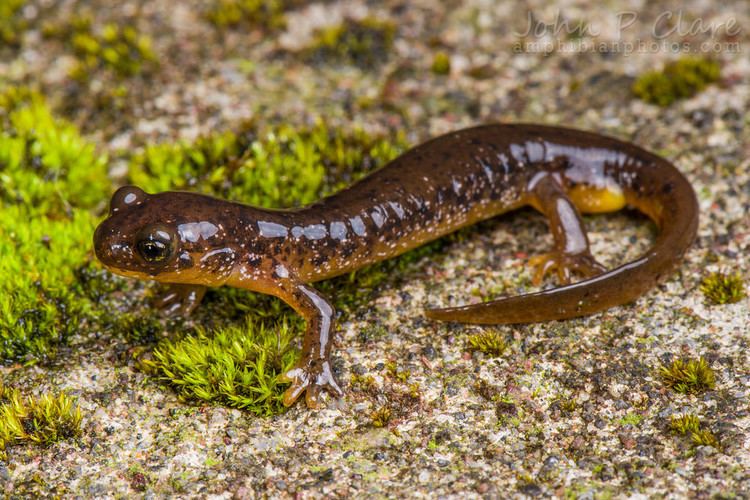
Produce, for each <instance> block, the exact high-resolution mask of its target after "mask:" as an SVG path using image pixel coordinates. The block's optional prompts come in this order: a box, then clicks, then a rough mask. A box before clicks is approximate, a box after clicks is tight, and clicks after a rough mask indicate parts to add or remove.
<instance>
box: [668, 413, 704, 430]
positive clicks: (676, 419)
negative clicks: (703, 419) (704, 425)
mask: <svg viewBox="0 0 750 500" xmlns="http://www.w3.org/2000/svg"><path fill="white" fill-rule="evenodd" d="M700 427H701V424H700V420H699V419H698V417H696V416H695V415H693V414H686V415H679V416H673V417H672V419H671V420H670V422H669V428H670V429H671V430H672V431H673V432H676V433H677V434H691V433H693V432H698V431H699V430H700Z"/></svg>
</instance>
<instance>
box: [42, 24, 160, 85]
mask: <svg viewBox="0 0 750 500" xmlns="http://www.w3.org/2000/svg"><path fill="white" fill-rule="evenodd" d="M43 33H44V35H45V36H47V37H48V38H57V39H60V40H62V41H63V43H65V45H66V46H68V47H69V48H70V50H72V51H73V53H74V54H75V56H76V65H75V67H74V68H73V69H72V70H71V73H70V76H71V77H72V78H73V79H75V80H78V81H81V82H84V81H88V79H89V77H90V75H91V73H92V72H96V71H100V70H107V71H111V72H112V73H113V74H114V75H115V76H117V77H119V78H128V77H132V76H135V75H139V74H141V73H142V72H143V70H144V69H145V68H147V67H149V66H153V65H155V64H156V62H157V59H156V55H155V54H154V51H153V49H152V47H151V39H150V38H149V37H148V36H146V35H142V34H140V33H138V31H137V30H136V29H135V28H134V27H132V26H120V25H118V24H116V23H114V22H111V23H106V24H104V25H103V26H102V27H101V29H98V30H95V29H94V28H93V20H92V18H91V17H90V16H87V15H80V16H77V17H75V18H73V19H72V20H70V21H68V22H66V23H64V24H47V25H46V26H44V27H43ZM120 92H121V91H120ZM112 96H113V98H114V97H116V96H117V93H115V94H113V95H112Z"/></svg>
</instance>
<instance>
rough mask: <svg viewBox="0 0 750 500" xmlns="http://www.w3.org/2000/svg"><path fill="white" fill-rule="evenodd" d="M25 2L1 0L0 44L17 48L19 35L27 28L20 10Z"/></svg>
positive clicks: (23, 0)
mask: <svg viewBox="0 0 750 500" xmlns="http://www.w3.org/2000/svg"><path fill="white" fill-rule="evenodd" d="M24 5H26V0H3V1H2V2H0V43H2V44H7V45H10V46H17V45H18V44H19V42H20V39H21V34H22V33H23V31H24V30H25V29H26V28H27V22H26V20H25V19H24V18H23V15H22V10H23V7H24Z"/></svg>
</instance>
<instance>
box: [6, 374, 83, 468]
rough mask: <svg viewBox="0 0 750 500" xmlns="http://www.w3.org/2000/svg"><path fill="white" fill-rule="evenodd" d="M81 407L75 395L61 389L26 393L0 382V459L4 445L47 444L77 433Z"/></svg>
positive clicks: (77, 434) (73, 436)
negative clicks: (37, 395)
mask: <svg viewBox="0 0 750 500" xmlns="http://www.w3.org/2000/svg"><path fill="white" fill-rule="evenodd" d="M81 419H82V415H81V410H80V409H79V408H78V406H77V405H76V399H75V398H72V397H70V396H68V395H67V394H65V393H62V394H60V395H58V396H53V395H51V394H44V395H42V396H41V397H40V398H38V399H37V398H33V397H28V398H26V399H24V398H23V397H21V394H20V393H19V392H18V391H17V390H15V389H11V388H8V387H6V386H4V385H3V383H2V382H0V459H2V460H6V459H7V456H6V454H5V449H6V448H7V446H9V445H12V444H21V443H24V442H30V443H36V444H41V445H50V444H52V443H56V442H58V441H61V440H63V439H69V438H76V437H78V436H80V435H81Z"/></svg>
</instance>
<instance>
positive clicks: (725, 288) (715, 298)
mask: <svg viewBox="0 0 750 500" xmlns="http://www.w3.org/2000/svg"><path fill="white" fill-rule="evenodd" d="M700 290H701V292H702V293H703V295H704V296H705V297H706V300H707V301H708V302H709V303H711V304H734V303H735V302H739V301H740V300H742V299H744V298H745V297H746V293H745V284H744V283H743V282H742V276H740V274H739V273H735V274H726V273H721V272H717V273H711V274H709V275H708V276H706V277H705V278H704V279H703V282H702V283H701V287H700Z"/></svg>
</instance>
